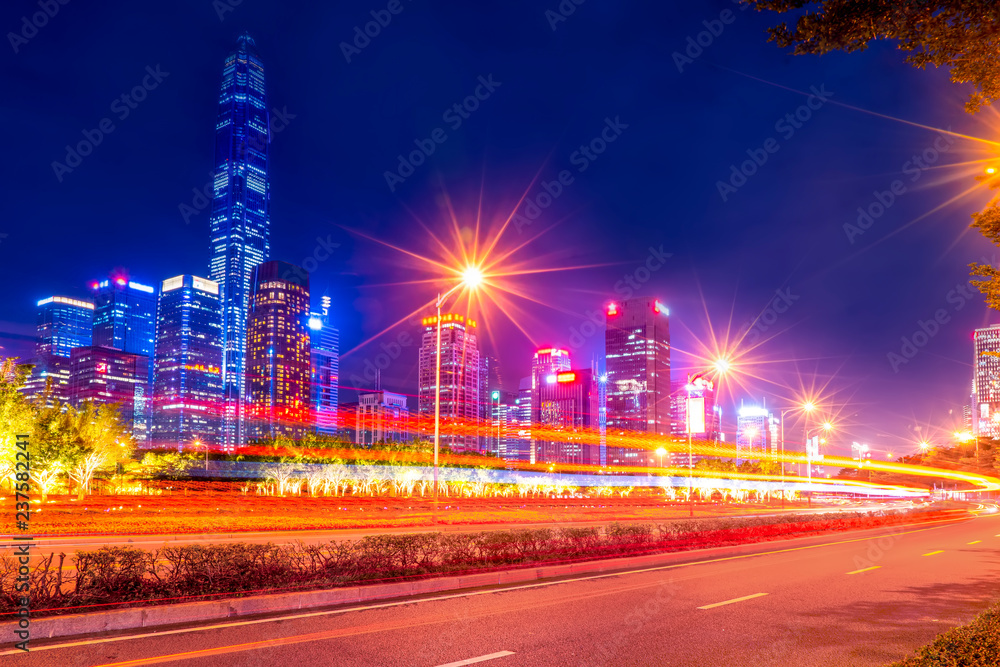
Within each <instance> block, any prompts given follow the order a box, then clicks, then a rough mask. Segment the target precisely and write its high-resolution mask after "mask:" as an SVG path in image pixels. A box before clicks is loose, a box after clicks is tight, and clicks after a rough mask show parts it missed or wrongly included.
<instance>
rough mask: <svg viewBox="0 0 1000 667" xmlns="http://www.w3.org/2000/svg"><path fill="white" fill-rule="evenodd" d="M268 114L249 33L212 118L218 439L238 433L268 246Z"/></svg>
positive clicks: (230, 441)
mask: <svg viewBox="0 0 1000 667" xmlns="http://www.w3.org/2000/svg"><path fill="white" fill-rule="evenodd" d="M269 123H270V119H269V114H268V110H267V96H266V95H265V92H264V66H263V64H262V63H261V61H260V58H258V56H257V54H256V51H255V44H254V41H253V39H252V38H251V37H250V36H249V35H248V34H246V33H244V34H243V35H241V36H240V38H239V40H238V41H237V45H236V50H235V51H234V52H232V53H230V54H229V57H227V58H226V62H225V65H224V67H223V70H222V86H221V90H220V93H219V113H218V117H217V119H216V124H215V184H214V194H213V199H212V215H211V218H210V219H209V226H210V230H211V258H210V261H209V277H210V278H211V279H212V280H214V281H216V282H218V283H219V287H220V289H221V292H222V309H223V319H222V341H223V355H224V356H223V362H222V379H223V385H224V388H225V419H224V423H223V443H224V447H225V448H226V449H228V450H231V449H233V448H234V447H236V446H237V445H239V444H241V443H242V441H243V431H242V417H243V396H244V387H245V382H246V378H245V376H244V367H245V359H244V354H245V351H246V349H247V346H246V335H247V312H248V309H249V306H250V292H251V285H250V281H251V278H252V273H253V270H254V268H255V267H256V266H257V265H258V264H260V263H261V262H264V261H265V260H267V258H268V256H269V254H270V227H271V218H270V198H271V186H270V179H269V177H268V143H269V140H270V125H269Z"/></svg>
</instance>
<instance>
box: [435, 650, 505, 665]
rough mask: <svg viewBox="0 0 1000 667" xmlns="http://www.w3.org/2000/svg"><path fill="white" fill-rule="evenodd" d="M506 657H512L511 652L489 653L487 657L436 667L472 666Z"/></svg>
mask: <svg viewBox="0 0 1000 667" xmlns="http://www.w3.org/2000/svg"><path fill="white" fill-rule="evenodd" d="M508 655H514V652H513V651H497V652H496V653H490V654H489V655H481V656H479V657H478V658H469V659H467V660H459V661H458V662H449V663H446V664H444V665H438V667H462V665H473V664H475V663H477V662H486V661H487V660H496V659H497V658H503V657H505V656H508Z"/></svg>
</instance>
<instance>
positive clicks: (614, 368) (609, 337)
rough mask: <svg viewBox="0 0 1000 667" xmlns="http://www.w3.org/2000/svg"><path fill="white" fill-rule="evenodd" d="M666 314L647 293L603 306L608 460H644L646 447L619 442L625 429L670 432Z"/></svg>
mask: <svg viewBox="0 0 1000 667" xmlns="http://www.w3.org/2000/svg"><path fill="white" fill-rule="evenodd" d="M669 314H670V313H669V311H668V310H667V309H666V308H665V307H664V306H663V305H661V304H660V302H659V301H657V300H656V299H653V298H650V297H636V298H633V299H628V300H625V301H622V302H620V303H612V304H609V305H608V307H607V310H606V322H607V329H606V331H605V334H604V347H605V359H606V362H605V363H606V367H607V371H606V373H607V377H608V381H607V389H606V392H607V394H606V395H607V416H606V420H607V463H608V465H647V463H648V456H647V454H646V453H645V452H643V451H640V450H637V449H635V448H630V447H626V446H624V442H623V441H624V438H625V437H626V436H627V435H628V434H629V433H630V432H631V433H647V434H649V435H656V436H668V435H670V430H671V423H670V422H671V419H670V324H669ZM616 441H617V442H618V443H619V444H615V443H616ZM653 444H654V443H653V442H651V443H650V445H651V446H653Z"/></svg>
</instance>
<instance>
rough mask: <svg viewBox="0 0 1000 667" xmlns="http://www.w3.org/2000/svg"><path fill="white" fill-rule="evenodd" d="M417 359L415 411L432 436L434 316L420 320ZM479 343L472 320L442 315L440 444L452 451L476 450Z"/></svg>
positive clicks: (435, 341)
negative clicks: (418, 354)
mask: <svg viewBox="0 0 1000 667" xmlns="http://www.w3.org/2000/svg"><path fill="white" fill-rule="evenodd" d="M421 325H422V326H423V329H424V332H423V336H422V337H421V341H420V356H419V359H418V383H419V390H418V397H417V407H418V412H419V413H420V415H421V417H422V418H423V420H422V421H423V423H424V424H426V425H427V426H426V428H427V429H428V432H427V435H430V436H431V437H433V435H434V431H433V428H434V426H433V419H434V390H435V384H434V381H435V368H436V355H437V317H436V316H432V317H425V318H423V320H422V321H421ZM479 365H480V362H479V344H478V340H477V336H476V322H475V320H468V319H466V318H465V316H463V315H457V314H455V313H442V314H441V390H440V395H441V398H440V400H441V408H440V410H441V412H440V415H441V418H440V424H441V445H442V446H447V447H450V448H452V449H453V450H455V451H461V450H470V449H472V450H474V449H477V448H478V447H479V444H480V443H479V442H478V441H477V440H478V438H477V434H478V431H479V430H480V423H479V422H480V417H479V404H480V400H479Z"/></svg>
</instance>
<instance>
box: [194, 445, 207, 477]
mask: <svg viewBox="0 0 1000 667" xmlns="http://www.w3.org/2000/svg"><path fill="white" fill-rule="evenodd" d="M191 444H193V445H194V446H195V449H197V448H198V447H201V446H202V443H201V440H199V439H198V438H195V439H194V442H193V443H191ZM205 472H208V444H205Z"/></svg>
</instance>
